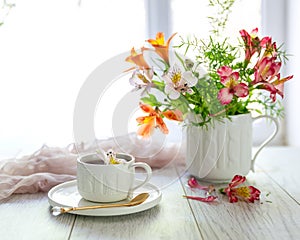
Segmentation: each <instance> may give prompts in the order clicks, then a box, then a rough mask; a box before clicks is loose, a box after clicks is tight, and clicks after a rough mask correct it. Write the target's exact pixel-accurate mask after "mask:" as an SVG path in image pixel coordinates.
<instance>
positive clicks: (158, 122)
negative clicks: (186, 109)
mask: <svg viewBox="0 0 300 240" xmlns="http://www.w3.org/2000/svg"><path fill="white" fill-rule="evenodd" d="M140 108H141V109H142V110H143V111H144V112H146V113H148V114H149V115H148V116H143V117H138V118H137V119H136V121H137V122H138V123H139V125H140V128H139V129H138V132H137V133H138V135H140V136H142V137H145V138H147V137H150V136H151V134H152V133H153V131H154V129H155V128H159V129H160V131H161V132H162V133H164V134H168V133H169V130H168V128H167V126H166V124H165V122H164V121H163V119H162V116H165V117H166V118H168V119H170V120H177V121H182V120H183V118H182V113H181V112H180V111H179V110H175V111H172V110H167V111H165V112H161V111H160V110H159V108H155V109H153V108H152V107H151V106H150V105H146V104H143V103H140Z"/></svg>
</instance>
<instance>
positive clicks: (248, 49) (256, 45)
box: [240, 28, 270, 62]
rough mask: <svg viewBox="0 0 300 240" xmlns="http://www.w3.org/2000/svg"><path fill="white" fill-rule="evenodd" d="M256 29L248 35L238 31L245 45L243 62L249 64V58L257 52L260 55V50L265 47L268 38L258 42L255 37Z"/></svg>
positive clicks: (244, 31) (245, 32)
mask: <svg viewBox="0 0 300 240" xmlns="http://www.w3.org/2000/svg"><path fill="white" fill-rule="evenodd" d="M257 32H258V28H255V29H253V30H252V31H251V33H250V34H249V33H248V32H247V31H246V30H244V29H243V30H240V34H241V37H242V39H243V41H244V44H245V61H247V62H250V59H251V57H252V56H253V55H254V54H255V53H256V52H257V53H260V51H261V48H262V47H265V46H266V44H267V42H269V41H270V37H264V38H263V39H262V40H260V39H259V38H258V36H257Z"/></svg>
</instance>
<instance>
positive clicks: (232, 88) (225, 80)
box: [217, 66, 249, 105]
mask: <svg viewBox="0 0 300 240" xmlns="http://www.w3.org/2000/svg"><path fill="white" fill-rule="evenodd" d="M217 73H218V74H219V76H220V78H221V83H222V84H223V85H224V86H225V88H222V89H220V91H219V93H218V99H219V101H220V102H221V104H222V105H227V104H229V103H230V102H231V101H232V98H233V96H234V95H235V96H237V97H246V96H248V94H249V89H248V86H247V85H246V84H245V83H239V82H238V79H239V77H240V75H239V73H238V72H233V71H232V69H231V68H230V67H228V66H223V67H221V68H219V69H218V71H217Z"/></svg>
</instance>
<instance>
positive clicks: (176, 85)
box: [163, 64, 197, 99]
mask: <svg viewBox="0 0 300 240" xmlns="http://www.w3.org/2000/svg"><path fill="white" fill-rule="evenodd" d="M163 79H164V80H165V82H166V85H165V93H166V94H167V95H168V96H169V98H171V99H177V98H179V97H180V94H185V93H186V92H187V93H193V90H192V89H191V87H193V86H195V85H196V83H197V78H196V77H195V76H194V75H193V73H192V72H191V71H184V70H182V69H181V68H180V67H179V66H178V65H177V64H174V65H173V66H172V67H171V68H170V69H169V71H168V72H167V74H165V75H164V76H163Z"/></svg>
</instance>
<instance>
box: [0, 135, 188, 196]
mask: <svg viewBox="0 0 300 240" xmlns="http://www.w3.org/2000/svg"><path fill="white" fill-rule="evenodd" d="M182 146H183V145H182V144H170V143H169V144H163V145H162V143H161V142H159V141H152V142H151V141H145V140H141V139H138V138H137V137H136V136H135V135H134V134H129V135H126V136H121V137H117V138H110V139H105V140H98V141H95V142H94V143H92V144H80V145H75V144H71V145H69V146H68V147H66V148H58V147H48V146H43V147H41V148H40V149H39V150H37V151H36V152H34V153H33V154H31V155H27V156H23V157H21V158H17V159H5V160H0V200H1V199H4V198H7V197H9V196H11V195H12V194H14V193H36V192H39V191H43V192H47V191H49V190H50V189H51V188H52V187H53V186H55V185H57V184H59V183H62V182H66V181H69V180H73V179H76V159H77V157H78V155H79V154H84V153H90V152H95V150H96V149H97V148H102V149H104V150H108V149H110V148H112V149H113V150H114V151H115V152H126V153H129V154H132V155H133V156H135V157H136V161H143V162H146V163H148V164H149V165H150V166H151V167H152V168H161V167H164V166H166V165H168V164H170V163H175V164H180V165H182V164H184V157H183V156H184V155H183V150H184V148H183V147H182Z"/></svg>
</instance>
